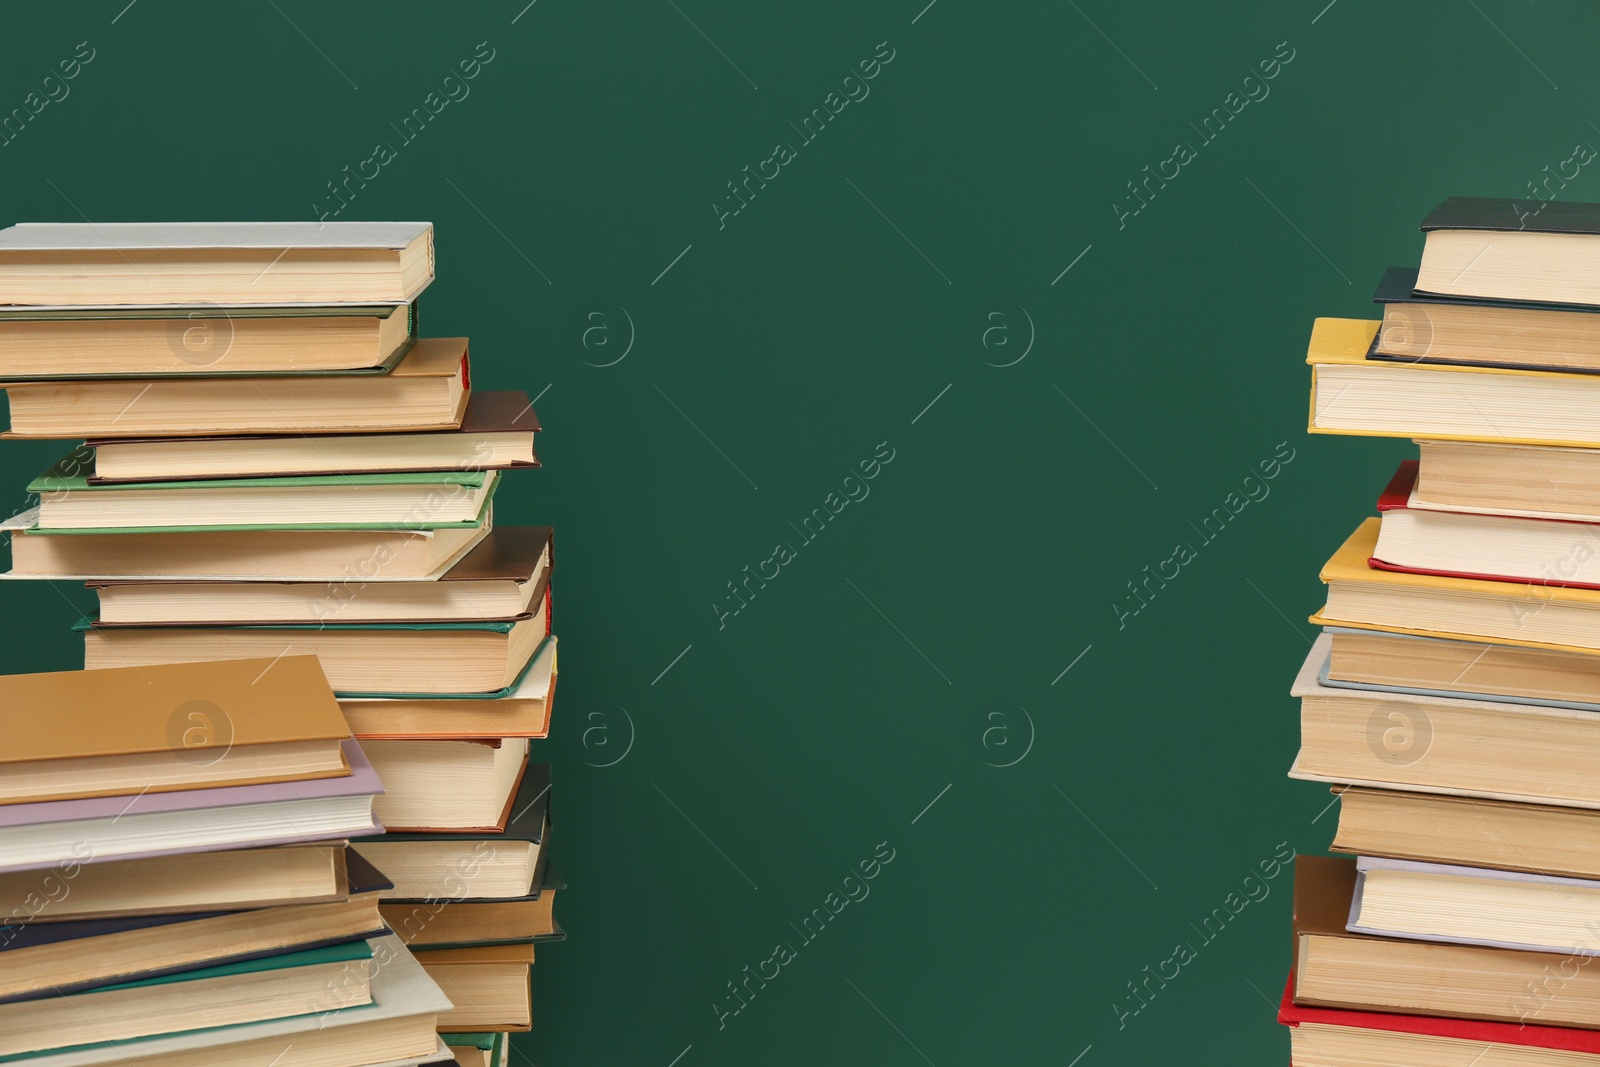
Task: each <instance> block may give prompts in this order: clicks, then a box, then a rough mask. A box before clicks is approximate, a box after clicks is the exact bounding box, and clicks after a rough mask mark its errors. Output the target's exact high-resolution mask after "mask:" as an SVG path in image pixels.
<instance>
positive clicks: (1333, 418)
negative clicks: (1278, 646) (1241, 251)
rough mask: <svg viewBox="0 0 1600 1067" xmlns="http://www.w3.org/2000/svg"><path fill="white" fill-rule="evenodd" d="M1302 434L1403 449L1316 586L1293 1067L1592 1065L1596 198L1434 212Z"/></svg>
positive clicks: (1599, 1057)
mask: <svg viewBox="0 0 1600 1067" xmlns="http://www.w3.org/2000/svg"><path fill="white" fill-rule="evenodd" d="M1422 229H1423V231H1424V232H1425V234H1426V241H1425V248H1424V251H1423V255H1422V262H1421V267H1420V269H1414V270H1391V271H1389V272H1388V274H1387V275H1385V277H1384V279H1383V281H1382V283H1381V284H1380V286H1379V288H1378V293H1377V297H1376V299H1377V302H1378V303H1379V304H1381V305H1382V310H1383V317H1382V321H1381V322H1367V321H1355V320H1341V319H1321V320H1318V322H1317V323H1316V326H1315V328H1314V330H1313V332H1312V338H1311V348H1310V356H1309V362H1310V363H1311V365H1312V371H1313V382H1314V384H1313V393H1312V405H1311V429H1312V431H1313V432H1319V433H1340V434H1360V435H1368V436H1377V437H1405V438H1413V439H1415V440H1416V441H1417V444H1418V446H1419V448H1420V458H1419V459H1418V460H1408V461H1406V462H1404V463H1402V464H1401V466H1400V469H1399V471H1398V472H1396V473H1395V474H1394V476H1393V478H1392V479H1391V480H1390V481H1389V483H1388V486H1387V488H1385V489H1384V490H1383V492H1382V495H1381V496H1380V497H1379V500H1378V505H1377V509H1378V511H1379V517H1377V518H1369V519H1365V520H1363V521H1362V522H1361V524H1360V525H1359V526H1358V527H1357V528H1356V530H1355V532H1354V533H1352V534H1351V535H1350V536H1349V538H1348V539H1347V540H1346V541H1345V542H1344V544H1343V546H1342V547H1340V548H1339V550H1338V551H1337V552H1336V553H1335V554H1334V556H1333V558H1332V559H1331V560H1329V561H1328V564H1327V566H1326V567H1324V568H1323V571H1322V578H1323V581H1324V582H1326V583H1327V587H1328V597H1327V604H1326V606H1325V607H1324V608H1323V609H1322V610H1321V611H1320V612H1319V613H1318V614H1316V615H1315V616H1313V617H1312V621H1313V622H1315V623H1318V624H1320V625H1321V626H1322V627H1324V632H1323V634H1322V636H1321V637H1320V638H1319V639H1318V640H1317V641H1316V643H1315V645H1314V646H1313V648H1312V650H1311V654H1310V656H1309V657H1308V658H1307V659H1306V662H1305V665H1304V667H1303V668H1302V669H1301V672H1300V675H1299V677H1298V679H1297V680H1296V682H1295V685H1294V690H1293V692H1294V695H1295V696H1297V697H1299V698H1300V700H1301V747H1300V753H1299V756H1298V758H1297V759H1296V761H1295V765H1294V769H1293V770H1292V771H1291V772H1290V774H1291V775H1292V776H1293V777H1296V778H1305V779H1310V780H1313V781H1320V782H1329V783H1333V786H1334V792H1335V793H1336V794H1338V797H1339V804H1340V811H1339V824H1338V830H1337V833H1336V836H1335V839H1334V841H1333V849H1334V851H1336V852H1339V853H1345V854H1347V855H1346V856H1337V857H1326V856H1324V857H1317V856H1302V857H1299V858H1298V859H1297V861H1296V870H1295V954H1294V967H1293V972H1292V974H1291V975H1290V980H1289V985H1288V988H1287V990H1286V992H1285V995H1284V1001H1283V1006H1282V1009H1281V1012H1280V1019H1281V1020H1282V1021H1283V1022H1285V1023H1287V1024H1288V1025H1289V1026H1290V1027H1292V1031H1291V1033H1292V1036H1291V1044H1292V1047H1293V1057H1294V1062H1295V1063H1304V1064H1313V1063H1314V1064H1321V1065H1328V1067H1343V1065H1357V1064H1360V1065H1372V1064H1394V1065H1401V1064H1405V1065H1409V1067H1429V1065H1434V1064H1439V1065H1445V1064H1448V1065H1459V1067H1464V1065H1466V1064H1470V1063H1480V1062H1481V1063H1482V1064H1484V1065H1487V1064H1490V1063H1495V1064H1516V1065H1526V1067H1536V1065H1542V1064H1549V1065H1551V1067H1556V1065H1560V1067H1578V1065H1581V1064H1600V376H1597V375H1600V205H1597V204H1560V203H1553V202H1541V201H1506V200H1469V199H1450V200H1447V201H1445V202H1444V203H1443V204H1441V205H1440V206H1439V207H1438V208H1437V209H1435V210H1434V212H1433V213H1432V214H1430V215H1429V216H1428V218H1427V219H1426V220H1425V221H1424V222H1423V226H1422Z"/></svg>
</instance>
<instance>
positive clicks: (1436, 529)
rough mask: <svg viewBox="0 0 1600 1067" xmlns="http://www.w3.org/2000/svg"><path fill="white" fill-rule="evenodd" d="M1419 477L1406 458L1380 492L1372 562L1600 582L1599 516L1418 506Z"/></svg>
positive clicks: (1502, 578) (1539, 580)
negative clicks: (1580, 517) (1415, 499)
mask: <svg viewBox="0 0 1600 1067" xmlns="http://www.w3.org/2000/svg"><path fill="white" fill-rule="evenodd" d="M1416 482H1417V461H1416V460H1406V461H1405V462H1403V463H1401V464H1400V469H1399V470H1397V471H1395V474H1394V477H1393V478H1391V479H1390V480H1389V484H1388V485H1387V486H1385V487H1384V490H1383V493H1382V495H1380V496H1379V497H1378V511H1379V512H1380V513H1381V514H1382V516H1383V524H1382V525H1381V526H1380V527H1379V529H1378V541H1377V545H1376V546H1375V547H1374V548H1373V552H1372V555H1371V556H1370V557H1369V558H1368V559H1367V564H1368V566H1371V567H1374V568H1376V569H1377V570H1384V571H1401V572H1403V573H1406V574H1436V575H1440V576H1442V577H1445V578H1474V579H1477V580H1480V581H1490V582H1515V583H1518V584H1524V583H1529V582H1531V583H1534V584H1536V585H1570V586H1574V587H1577V588H1580V589H1600V523H1592V522H1584V521H1581V520H1578V519H1568V518H1555V517H1535V516H1529V515H1511V514H1491V513H1487V512H1477V511H1468V510H1465V509H1461V510H1447V509H1444V508H1437V507H1418V506H1414V505H1413V504H1412V502H1411V492H1412V489H1413V488H1414V487H1415V486H1416ZM1490 568H1492V570H1491V569H1490Z"/></svg>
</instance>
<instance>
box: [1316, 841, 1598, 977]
mask: <svg viewBox="0 0 1600 1067" xmlns="http://www.w3.org/2000/svg"><path fill="white" fill-rule="evenodd" d="M1447 904H1449V905H1455V906H1454V907H1446V905H1447ZM1345 929H1346V930H1349V931H1350V932H1351V933H1353V934H1374V935H1376V936H1378V937H1399V938H1405V939H1407V940H1412V941H1445V942H1449V943H1451V944H1456V945H1479V946H1482V947H1485V948H1509V949H1520V950H1524V951H1529V952H1566V953H1570V954H1572V955H1575V956H1600V881H1591V880H1590V879H1587V878H1566V877H1561V876H1558V875H1553V874H1529V873H1527V872H1525V871H1499V870H1492V869H1489V868H1486V867H1457V866H1453V865H1451V864H1446V863H1424V862H1422V861H1421V860H1398V859H1385V858H1382V857H1378V856H1358V857H1357V858H1356V888H1355V893H1354V895H1353V896H1352V897H1351V900H1350V919H1349V922H1347V923H1346V924H1345Z"/></svg>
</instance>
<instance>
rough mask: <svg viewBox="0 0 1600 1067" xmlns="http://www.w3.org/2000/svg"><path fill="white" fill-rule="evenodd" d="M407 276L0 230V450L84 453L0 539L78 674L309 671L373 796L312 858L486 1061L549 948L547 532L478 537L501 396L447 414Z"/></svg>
mask: <svg viewBox="0 0 1600 1067" xmlns="http://www.w3.org/2000/svg"><path fill="white" fill-rule="evenodd" d="M433 276H434V259H433V228H432V226H431V225H430V224H427V223H366V222H350V223H324V224H316V223H175V224H121V225H92V224H23V225H18V226H14V227H11V228H10V229H7V230H4V231H0V388H4V390H5V392H6V394H7V398H8V401H9V407H10V427H9V431H8V432H7V433H6V434H5V436H7V437H12V438H29V439H31V438H64V439H69V440H81V442H82V443H80V444H78V445H76V447H73V448H72V449H71V451H69V452H68V453H67V454H66V455H65V456H63V457H62V458H61V459H60V460H59V461H58V462H56V463H55V464H54V465H53V466H51V467H50V469H48V470H46V471H44V472H43V473H41V474H40V475H39V476H38V477H37V478H36V479H34V481H33V482H32V483H31V484H30V485H29V487H28V488H29V490H30V492H32V493H34V494H37V496H38V505H37V506H36V507H33V508H30V509H28V510H26V511H24V512H22V513H21V514H18V515H16V516H13V517H12V518H11V519H9V520H7V521H6V522H5V523H3V524H0V527H3V528H4V529H6V530H8V531H10V533H11V545H12V568H11V571H10V572H9V573H8V574H7V575H6V577H8V578H17V579H45V580H50V581H61V580H69V581H81V582H83V583H85V584H86V585H87V586H88V587H89V588H90V589H91V590H92V591H93V594H94V596H95V599H96V600H97V602H98V608H97V610H96V611H95V612H94V613H93V614H92V615H91V616H90V617H88V618H85V619H82V620H80V621H79V623H78V624H77V626H76V630H77V631H78V632H79V633H80V634H81V637H82V641H83V648H84V666H85V668H86V670H87V671H88V672H89V673H90V674H91V675H100V674H105V673H107V672H109V671H113V670H132V671H136V672H142V673H144V674H148V673H150V672H152V671H157V670H167V669H178V668H179V667H180V666H181V665H191V667H192V666H193V665H197V664H209V663H222V662H235V661H241V660H250V661H257V662H258V666H257V670H258V671H263V672H264V673H263V678H270V677H271V676H272V674H273V673H274V672H276V671H277V670H279V669H281V666H282V664H283V663H286V662H289V661H290V660H294V659H296V658H298V657H306V656H310V657H315V662H316V663H318V664H320V670H321V672H322V675H323V676H324V677H325V678H326V683H327V685H328V686H329V687H331V690H332V692H333V694H334V696H335V699H336V700H337V707H338V711H339V712H340V713H341V714H342V716H343V721H344V722H345V723H346V724H347V728H348V731H349V733H350V734H351V735H352V738H353V740H352V746H354V745H357V744H359V751H360V752H362V753H364V755H363V756H362V757H361V758H362V760H364V761H369V762H370V766H371V768H372V769H373V770H374V771H375V772H376V775H377V777H378V778H379V779H381V781H382V783H383V790H382V791H381V794H380V795H378V797H377V800H376V801H375V802H374V814H375V821H369V823H367V824H364V825H362V826H361V827H359V828H357V829H355V830H353V831H347V832H345V833H343V834H341V835H337V836H343V837H360V838H361V840H360V842H359V843H358V844H357V845H356V846H355V847H353V848H351V849H350V850H349V856H351V857H358V859H357V860H355V861H354V862H356V863H358V864H359V865H362V867H361V869H367V867H368V866H370V867H371V869H373V870H375V871H381V872H382V878H383V879H384V881H385V883H386V884H385V885H384V886H383V887H382V888H381V889H379V890H377V893H378V897H379V899H380V900H381V905H380V907H381V912H382V917H383V920H384V921H385V922H386V923H387V924H388V926H389V928H391V929H392V930H393V931H394V933H393V935H392V940H393V941H394V942H395V943H397V944H402V945H409V946H412V947H414V948H415V949H416V951H417V954H418V957H417V958H418V959H419V960H420V961H421V968H422V970H421V972H419V973H424V972H425V973H426V974H427V975H432V977H433V983H431V984H430V988H432V987H433V986H435V985H436V986H438V987H443V988H444V989H445V990H446V995H447V996H448V999H449V1000H450V1002H451V1003H452V1004H453V1005H454V1006H453V1007H451V1008H449V1009H447V1010H443V1011H440V1012H438V1016H439V1018H438V1020H437V1024H438V1029H439V1032H440V1033H441V1034H446V1035H455V1034H461V1035H463V1036H462V1038H461V1039H459V1040H454V1039H452V1040H451V1041H450V1042H449V1044H451V1046H452V1047H455V1048H458V1049H459V1055H460V1056H461V1057H462V1058H464V1059H465V1060H466V1061H468V1062H473V1061H475V1060H476V1061H478V1062H482V1061H483V1059H484V1057H485V1056H490V1057H500V1058H502V1059H503V1058H504V1056H505V1055H506V1051H505V1050H506V1049H507V1048H508V1045H507V1042H506V1040H505V1038H503V1037H500V1038H496V1037H495V1036H494V1035H495V1034H496V1033H501V1034H503V1033H507V1032H511V1031H517V1030H527V1029H528V1028H529V1025H530V1022H531V1009H530V1005H529V997H528V968H529V965H530V964H531V963H532V961H533V944H534V942H535V941H536V940H538V939H545V938H558V937H560V936H562V935H561V932H560V930H559V928H558V927H556V925H555V923H554V921H553V919H552V917H551V915H550V906H551V903H552V898H553V895H554V892H553V891H554V889H556V888H558V887H559V879H558V877H557V876H556V875H554V873H553V872H552V871H551V870H550V868H549V864H548V860H549V857H548V853H547V850H546V849H545V848H544V847H543V846H544V843H545V839H546V829H547V824H548V805H549V797H548V793H549V772H548V768H547V767H544V766H542V765H537V764H534V765H530V763H529V759H528V756H529V748H530V742H531V740H532V739H536V738H542V737H544V736H546V734H547V732H548V729H549V721H550V709H551V698H552V696H553V693H554V688H555V681H556V676H557V664H556V639H555V637H554V636H552V635H551V594H550V573H551V569H552V566H553V563H554V557H553V548H552V532H551V531H550V530H549V529H548V528H544V527H511V526H500V527H496V526H495V525H494V522H493V511H494V498H495V495H496V493H497V491H498V490H499V488H500V482H501V479H502V475H503V473H504V472H506V471H509V470H512V469H515V468H526V467H534V466H537V465H538V460H537V456H536V452H535V434H536V433H537V431H538V430H539V422H538V418H537V416H536V415H535V414H534V412H533V407H532V404H531V403H530V402H529V400H528V398H527V396H526V394H524V393H522V392H486V391H475V390H474V389H473V388H472V381H471V366H470V361H469V358H468V354H467V347H468V346H467V341H466V339H465V338H443V339H440V338H420V337H418V331H417V321H418V320H417V297H418V295H419V294H420V293H421V292H422V290H423V289H424V288H426V286H427V285H428V284H429V283H430V282H431V281H432V280H433ZM226 711H227V709H226V707H224V708H223V712H224V713H226ZM174 714H177V713H176V712H175V713H174ZM197 714H201V716H202V718H204V717H205V716H206V715H211V716H212V718H213V719H214V718H215V713H214V712H213V710H212V709H210V708H209V707H205V708H200V709H199V710H198V711H197ZM206 721H207V722H211V719H207V720H206ZM224 721H225V720H224ZM218 728H221V727H218ZM174 729H175V730H177V734H176V735H175V736H178V737H180V738H181V737H183V736H184V731H185V730H187V729H189V727H187V726H183V725H182V723H181V722H180V723H179V725H178V726H175V727H174ZM195 729H196V730H199V731H200V732H201V733H203V732H205V730H207V729H211V727H210V726H205V727H200V726H197V727H195ZM236 758H237V754H236V753H233V752H230V755H229V756H228V760H233V759H236ZM224 762H227V761H224ZM362 765H363V766H366V765H367V764H366V762H364V763H363V764H362ZM137 791H138V790H137V789H135V790H133V792H137ZM152 796H154V794H153V793H152ZM3 803H4V797H3V790H0V805H3ZM6 811H7V809H6V808H5V807H4V806H0V826H4V825H5V823H4V820H5V818H6ZM380 826H381V827H385V828H387V830H388V832H387V833H382V834H377V833H375V831H377V830H378V829H379V828H380ZM208 847H216V846H208ZM51 858H52V859H57V858H59V857H51ZM98 858H99V857H98V856H97V857H96V859H98ZM0 862H3V855H0ZM0 903H4V901H0ZM404 956H405V958H406V959H408V960H409V959H411V958H412V957H411V955H410V949H406V950H404ZM413 969H415V968H413ZM203 1025H211V1024H203ZM486 1035H487V1036H486ZM319 1062H320V1061H319ZM330 1062H337V1063H349V1064H357V1063H366V1062H368V1061H367V1060H363V1059H359V1058H346V1059H339V1060H337V1061H330ZM374 1062H376V1061H374ZM281 1067H286V1065H281Z"/></svg>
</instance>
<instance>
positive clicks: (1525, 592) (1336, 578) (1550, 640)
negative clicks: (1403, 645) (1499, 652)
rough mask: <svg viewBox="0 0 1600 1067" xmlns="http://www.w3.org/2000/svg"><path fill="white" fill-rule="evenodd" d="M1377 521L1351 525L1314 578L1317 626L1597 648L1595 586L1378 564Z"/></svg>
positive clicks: (1599, 602) (1599, 614)
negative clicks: (1320, 594) (1323, 595)
mask: <svg viewBox="0 0 1600 1067" xmlns="http://www.w3.org/2000/svg"><path fill="white" fill-rule="evenodd" d="M1378 523H1379V520H1378V519H1376V518H1369V519H1366V520H1365V521H1363V522H1362V524H1361V525H1360V526H1359V527H1357V528H1356V531H1355V532H1354V533H1353V534H1351V535H1350V537H1349V538H1348V539H1347V540H1346V541H1345V543H1344V544H1343V545H1341V546H1339V550H1338V551H1337V552H1335V553H1334V554H1333V558H1331V559H1329V560H1328V562H1327V563H1326V564H1325V565H1324V566H1323V568H1322V573H1321V575H1320V577H1321V578H1322V580H1323V582H1324V583H1326V584H1327V586H1328V602H1327V605H1326V606H1325V607H1324V608H1323V609H1322V610H1321V611H1319V612H1317V613H1316V614H1315V615H1312V616H1311V621H1312V622H1314V623H1316V624H1318V625H1320V626H1345V627H1352V628H1354V629H1358V630H1382V631H1385V632H1387V633H1399V634H1412V635H1414V636H1417V637H1446V638H1451V639H1453V640H1457V641H1477V642H1486V643H1489V644H1500V645H1517V646H1520V647H1523V648H1541V649H1548V650H1551V651H1557V652H1579V653H1584V654H1588V655H1593V654H1595V653H1597V652H1600V589H1584V588H1579V587H1577V586H1565V585H1545V584H1542V583H1539V582H1500V581H1489V580H1487V579H1481V578H1455V577H1446V576H1443V575H1437V574H1416V573H1411V572H1408V571H1391V570H1382V569H1379V568H1377V567H1373V566H1371V565H1370V563H1369V562H1368V561H1369V560H1370V559H1371V558H1372V553H1373V550H1374V548H1375V547H1376V546H1377V542H1378Z"/></svg>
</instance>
